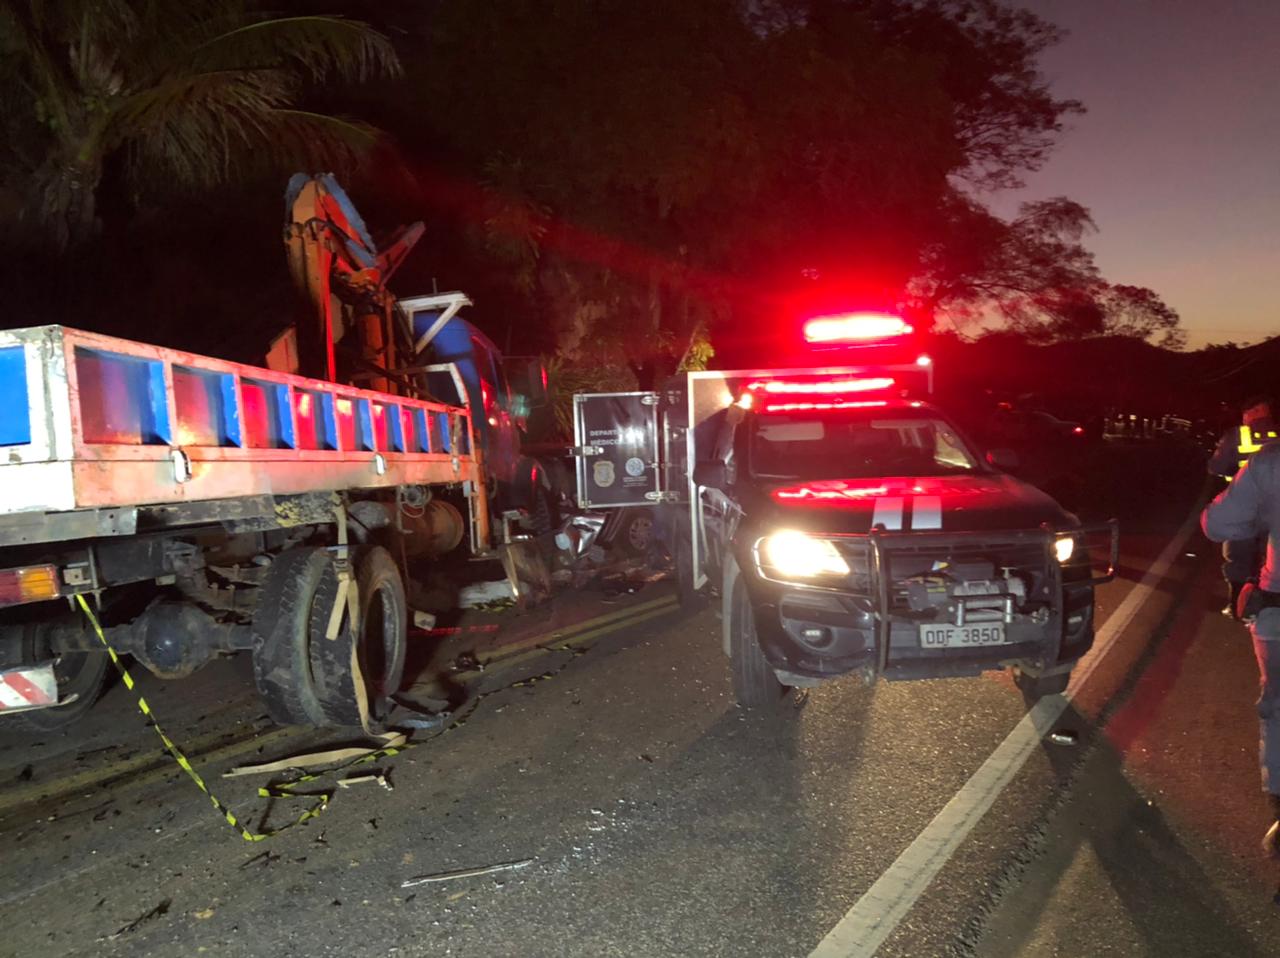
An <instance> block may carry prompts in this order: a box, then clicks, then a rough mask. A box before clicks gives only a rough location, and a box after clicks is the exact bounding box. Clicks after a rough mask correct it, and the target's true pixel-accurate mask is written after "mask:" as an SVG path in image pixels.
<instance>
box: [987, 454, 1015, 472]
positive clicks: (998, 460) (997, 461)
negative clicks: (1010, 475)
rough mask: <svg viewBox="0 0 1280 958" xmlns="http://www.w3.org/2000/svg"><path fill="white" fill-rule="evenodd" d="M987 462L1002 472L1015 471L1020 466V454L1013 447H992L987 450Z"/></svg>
mask: <svg viewBox="0 0 1280 958" xmlns="http://www.w3.org/2000/svg"><path fill="white" fill-rule="evenodd" d="M987 464H988V465H991V466H995V467H996V468H997V469H999V470H1001V471H1002V472H1013V471H1014V470H1015V469H1017V468H1018V454H1017V453H1016V452H1014V451H1013V450H1012V449H992V450H990V451H988V452H987Z"/></svg>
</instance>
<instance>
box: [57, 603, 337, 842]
mask: <svg viewBox="0 0 1280 958" xmlns="http://www.w3.org/2000/svg"><path fill="white" fill-rule="evenodd" d="M76 601H77V602H79V603H80V608H81V610H82V611H83V612H84V614H85V617H86V618H87V619H88V620H89V625H90V626H92V627H93V633H94V635H96V636H97V637H98V641H99V642H101V643H102V645H103V647H104V648H106V650H107V654H108V655H109V656H111V663H112V664H113V665H114V666H115V667H116V671H118V672H119V673H120V678H121V679H123V680H124V685H125V688H127V689H128V690H129V691H130V692H133V693H134V695H135V696H137V700H138V710H139V711H140V712H142V714H143V715H145V716H146V717H147V718H148V719H149V720H150V721H151V727H152V728H154V729H155V730H156V734H157V735H159V736H160V741H161V742H163V743H164V747H165V749H167V750H168V752H169V754H170V755H172V756H173V758H174V761H176V762H177V763H178V766H179V767H180V768H181V769H182V770H183V771H184V772H186V773H187V777H188V778H190V779H191V781H193V782H195V784H196V787H197V788H198V789H200V791H202V792H204V793H205V795H206V796H208V798H209V801H210V802H212V803H213V807H214V808H215V809H216V810H217V812H218V814H219V815H221V816H222V817H223V818H224V819H225V820H226V822H227V824H228V825H230V826H231V827H232V828H233V829H235V830H236V831H237V832H239V833H240V837H241V838H243V839H244V840H245V841H246V842H260V841H262V840H263V839H264V838H271V837H272V836H273V835H278V834H280V833H281V832H283V831H284V830H285V829H288V828H292V827H293V826H294V825H301V824H302V823H303V822H305V821H309V820H310V819H312V818H315V817H316V816H317V815H319V814H320V813H321V812H323V811H324V810H325V809H326V808H327V807H328V805H329V800H330V799H331V798H332V797H333V791H332V790H329V791H326V792H321V793H319V794H318V795H315V796H307V797H315V798H316V799H317V800H316V802H315V804H313V805H312V806H311V807H310V808H308V809H307V810H306V811H304V812H303V813H302V814H301V815H299V816H298V818H297V820H296V821H292V822H289V823H288V824H287V825H283V826H281V827H280V828H276V829H271V830H269V831H261V832H253V831H250V830H249V829H247V828H245V826H244V825H243V824H241V822H240V819H238V818H237V817H236V814H235V812H233V811H232V810H231V809H230V808H229V807H228V806H227V805H226V804H225V803H224V802H223V801H222V800H221V799H219V798H218V796H217V795H214V794H213V792H211V791H209V786H208V785H206V784H205V781H204V779H203V778H202V777H201V775H200V773H199V772H197V771H196V770H195V768H194V766H192V764H191V762H190V760H188V758H187V757H186V756H185V755H184V754H182V750H181V749H179V748H178V746H177V745H175V744H174V743H173V739H171V738H169V736H168V735H166V734H165V732H164V729H162V728H161V727H160V723H159V722H158V721H157V720H156V717H155V714H154V713H153V712H152V711H151V706H150V705H148V704H147V700H146V699H145V698H143V697H142V693H141V692H139V691H138V690H137V688H136V687H135V685H134V681H133V676H132V675H130V674H129V670H128V669H126V668H125V666H124V663H123V662H121V661H120V656H119V655H117V654H116V650H115V649H113V648H112V647H111V643H110V642H108V641H107V637H106V635H105V634H104V633H103V631H102V625H101V623H99V622H98V617H97V616H96V615H94V614H93V610H92V609H90V608H89V603H88V602H86V601H85V599H84V596H83V595H77V596H76ZM316 777H317V776H310V778H312V779H314V778H316ZM298 784H301V783H300V782H291V783H289V784H288V785H281V786H272V787H269V788H260V789H258V795H259V796H261V797H263V798H298V797H301V796H298V795H294V794H293V793H292V792H291V791H290V790H291V789H292V788H293V787H294V786H295V785H298Z"/></svg>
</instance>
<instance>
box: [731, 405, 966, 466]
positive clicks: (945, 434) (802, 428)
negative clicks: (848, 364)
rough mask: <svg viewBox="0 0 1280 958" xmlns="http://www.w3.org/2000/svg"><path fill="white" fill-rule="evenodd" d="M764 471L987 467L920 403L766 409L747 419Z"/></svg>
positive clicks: (753, 458) (755, 458)
mask: <svg viewBox="0 0 1280 958" xmlns="http://www.w3.org/2000/svg"><path fill="white" fill-rule="evenodd" d="M749 429H750V433H749V444H750V449H749V453H748V454H749V458H750V472H751V475H753V476H755V477H758V478H761V479H862V478H873V477H876V476H949V475H956V474H959V473H968V472H979V471H982V467H981V466H980V465H979V464H978V462H977V460H976V459H975V458H974V456H973V454H972V453H970V451H969V450H968V448H967V447H966V446H965V443H964V440H962V439H961V438H960V436H959V435H958V434H957V433H956V431H955V429H954V428H953V427H952V426H951V424H950V423H948V422H946V421H945V420H942V419H939V418H937V417H936V416H935V415H932V414H928V413H924V414H920V413H917V412H916V411H915V410H892V411H890V412H886V411H885V410H847V411H832V412H823V413H797V414H779V413H765V414H762V415H756V416H752V417H751V421H750V423H749Z"/></svg>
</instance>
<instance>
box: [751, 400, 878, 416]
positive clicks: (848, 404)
mask: <svg viewBox="0 0 1280 958" xmlns="http://www.w3.org/2000/svg"><path fill="white" fill-rule="evenodd" d="M887 405H889V403H888V402H886V401H885V400H883V399H863V400H843V401H842V400H833V401H831V402H782V403H770V404H769V405H768V406H765V408H764V412H768V413H773V412H827V411H828V410H833V409H876V408H880V407H882V406H887Z"/></svg>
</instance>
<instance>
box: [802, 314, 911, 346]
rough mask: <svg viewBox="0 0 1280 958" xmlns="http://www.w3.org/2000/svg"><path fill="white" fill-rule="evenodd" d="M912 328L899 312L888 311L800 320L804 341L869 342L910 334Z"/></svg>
mask: <svg viewBox="0 0 1280 958" xmlns="http://www.w3.org/2000/svg"><path fill="white" fill-rule="evenodd" d="M912 332H914V330H913V329H912V327H911V324H910V323H908V322H907V321H906V320H904V319H903V318H902V317H901V316H893V315H890V314H889V313H843V314H841V315H838V316H819V317H817V318H816V319H811V320H809V321H808V322H806V323H805V324H804V339H805V342H807V343H873V342H876V341H877V340H882V339H896V338H898V337H900V336H910V335H911V333H912Z"/></svg>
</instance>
